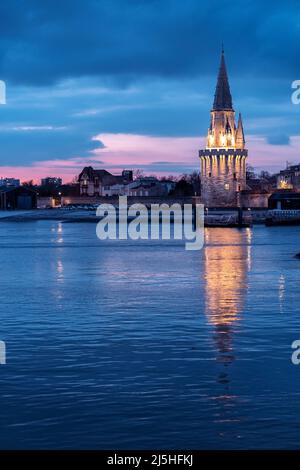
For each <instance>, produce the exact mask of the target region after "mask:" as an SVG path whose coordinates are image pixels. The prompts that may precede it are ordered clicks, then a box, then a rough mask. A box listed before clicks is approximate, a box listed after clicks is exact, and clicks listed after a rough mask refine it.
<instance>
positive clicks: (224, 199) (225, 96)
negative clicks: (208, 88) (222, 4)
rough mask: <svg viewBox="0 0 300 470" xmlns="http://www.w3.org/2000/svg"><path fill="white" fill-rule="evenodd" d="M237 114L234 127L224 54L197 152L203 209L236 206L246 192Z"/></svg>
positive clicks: (242, 143) (244, 161)
mask: <svg viewBox="0 0 300 470" xmlns="http://www.w3.org/2000/svg"><path fill="white" fill-rule="evenodd" d="M247 156H248V151H247V150H246V148H245V138H244V130H243V124H242V118H241V114H239V118H238V123H237V126H236V124H235V112H234V109H233V106H232V98H231V93H230V87H229V82H228V76H227V70H226V65H225V58H224V51H222V55H221V64H220V69H219V75H218V80H217V86H216V92H215V97H214V103H213V108H212V110H211V121H210V127H209V129H208V135H207V145H206V148H205V149H204V150H200V151H199V157H200V162H201V200H202V202H203V204H204V205H205V206H207V207H222V206H223V207H226V206H227V207H230V206H238V205H239V196H240V193H241V191H243V190H245V189H246V159H247Z"/></svg>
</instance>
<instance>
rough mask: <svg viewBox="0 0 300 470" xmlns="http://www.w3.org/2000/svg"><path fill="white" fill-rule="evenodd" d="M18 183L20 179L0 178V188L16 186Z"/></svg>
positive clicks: (19, 183)
mask: <svg viewBox="0 0 300 470" xmlns="http://www.w3.org/2000/svg"><path fill="white" fill-rule="evenodd" d="M20 185H21V182H20V180H18V179H16V178H0V188H3V187H4V188H18V187H19V186H20Z"/></svg>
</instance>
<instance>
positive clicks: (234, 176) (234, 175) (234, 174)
mask: <svg viewBox="0 0 300 470" xmlns="http://www.w3.org/2000/svg"><path fill="white" fill-rule="evenodd" d="M233 179H234V181H236V173H233Z"/></svg>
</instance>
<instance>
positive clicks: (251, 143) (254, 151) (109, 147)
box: [0, 134, 300, 182]
mask: <svg viewBox="0 0 300 470" xmlns="http://www.w3.org/2000/svg"><path fill="white" fill-rule="evenodd" d="M92 140H94V141H99V142H102V143H103V145H104V148H97V149H95V150H92V151H91V152H90V154H89V157H73V158H68V159H64V160H57V159H53V160H48V161H41V162H35V163H33V164H32V165H31V166H27V167H25V166H19V167H11V166H2V167H0V176H8V177H18V178H20V179H21V180H22V181H24V180H28V179H34V180H35V181H38V180H39V179H40V178H42V177H45V176H61V177H63V179H64V181H65V182H66V181H70V180H72V179H73V177H74V176H75V175H78V174H79V172H80V171H81V169H82V168H83V167H84V166H87V165H91V166H94V167H98V168H105V169H107V170H109V171H111V172H112V173H118V172H120V171H121V170H122V169H123V168H142V169H144V171H145V172H146V173H154V172H156V173H160V174H171V173H173V174H175V173H177V174H181V173H185V172H188V171H190V170H191V169H193V168H194V169H198V168H199V160H198V150H199V149H200V148H203V146H205V138H204V137H155V136H145V135H134V134H99V135H96V136H95V137H93V139H92ZM247 147H248V149H249V159H248V162H249V164H251V165H252V166H254V167H257V168H259V169H262V168H266V169H271V170H274V171H276V170H279V169H280V168H283V167H285V162H286V160H289V161H291V162H296V163H297V162H298V161H299V160H300V157H299V147H300V136H294V137H291V139H290V145H280V146H279V145H270V144H268V142H267V141H266V139H265V138H264V137H259V136H255V135H250V136H248V139H247ZM155 168H159V170H156V171H155Z"/></svg>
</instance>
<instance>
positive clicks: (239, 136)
mask: <svg viewBox="0 0 300 470" xmlns="http://www.w3.org/2000/svg"><path fill="white" fill-rule="evenodd" d="M235 141H236V145H237V146H240V147H243V146H244V145H245V136H244V128H243V123H242V115H241V113H239V120H238V125H237V130H236V137H235Z"/></svg>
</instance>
